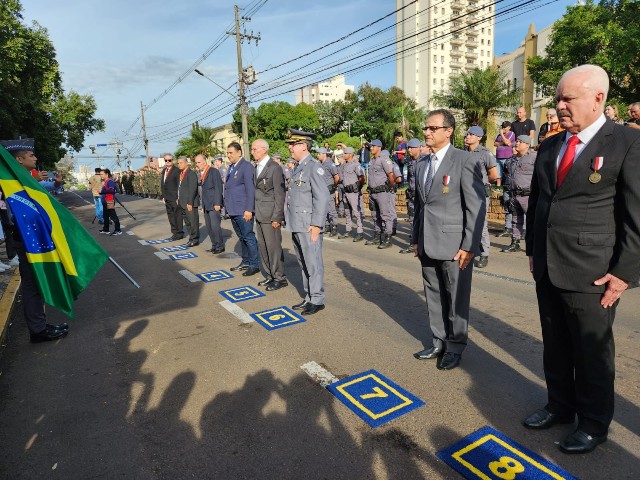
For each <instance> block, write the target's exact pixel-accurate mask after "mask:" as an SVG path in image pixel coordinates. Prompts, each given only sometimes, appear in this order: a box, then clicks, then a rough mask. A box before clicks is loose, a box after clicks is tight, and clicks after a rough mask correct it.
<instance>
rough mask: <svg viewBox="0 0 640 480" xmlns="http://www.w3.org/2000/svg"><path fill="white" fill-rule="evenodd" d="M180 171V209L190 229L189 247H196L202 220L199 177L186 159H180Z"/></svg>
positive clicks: (198, 241)
mask: <svg viewBox="0 0 640 480" xmlns="http://www.w3.org/2000/svg"><path fill="white" fill-rule="evenodd" d="M178 169H179V170H180V178H179V183H178V207H180V208H181V209H182V215H183V216H184V223H185V224H186V226H187V228H188V229H189V242H188V243H187V247H195V246H196V245H198V244H199V243H200V218H199V215H198V206H199V205H200V196H199V195H198V176H197V175H196V172H194V171H193V170H191V169H190V168H189V161H188V160H187V158H186V157H178Z"/></svg>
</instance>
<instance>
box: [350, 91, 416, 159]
mask: <svg viewBox="0 0 640 480" xmlns="http://www.w3.org/2000/svg"><path fill="white" fill-rule="evenodd" d="M425 117H426V112H425V111H424V110H423V109H420V108H418V107H417V104H416V102H415V101H414V100H412V99H411V98H409V97H407V96H406V95H405V93H404V91H402V89H400V88H397V87H391V88H389V89H388V90H386V91H385V90H382V89H381V88H379V87H372V86H371V85H369V84H368V83H365V84H364V85H361V86H360V88H358V91H357V92H348V93H347V96H346V98H345V119H347V120H351V121H352V123H351V135H352V136H354V137H355V136H360V135H364V136H365V137H366V138H367V139H369V140H372V139H374V138H378V139H379V140H381V141H382V142H383V143H384V145H385V146H386V147H387V148H392V147H393V142H394V134H395V132H396V131H398V130H399V131H401V132H402V133H403V135H404V136H405V138H410V137H411V136H416V135H417V134H418V132H420V129H421V128H422V125H423V122H424V119H425Z"/></svg>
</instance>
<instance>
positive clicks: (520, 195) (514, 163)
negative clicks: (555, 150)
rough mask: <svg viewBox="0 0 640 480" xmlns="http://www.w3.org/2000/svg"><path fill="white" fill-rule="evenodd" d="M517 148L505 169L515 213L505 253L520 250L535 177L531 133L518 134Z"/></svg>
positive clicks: (535, 154) (504, 249) (534, 155)
mask: <svg viewBox="0 0 640 480" xmlns="http://www.w3.org/2000/svg"><path fill="white" fill-rule="evenodd" d="M515 150H516V154H515V155H514V156H513V157H511V158H510V159H508V160H507V162H506V163H505V169H506V171H507V175H508V177H509V186H508V188H509V195H510V197H511V198H510V200H509V202H510V205H509V206H510V209H511V213H512V214H513V220H512V224H511V228H512V230H513V236H512V237H511V245H509V246H508V247H506V248H503V249H502V250H501V251H502V252H505V253H512V252H519V251H520V239H521V238H522V230H523V226H524V217H525V215H526V214H527V206H528V205H529V193H530V187H531V178H532V177H533V167H534V165H535V163H536V156H537V152H535V151H534V150H533V149H532V148H531V137H530V136H529V135H520V136H518V138H517V139H516V145H515Z"/></svg>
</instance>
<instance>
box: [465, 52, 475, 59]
mask: <svg viewBox="0 0 640 480" xmlns="http://www.w3.org/2000/svg"><path fill="white" fill-rule="evenodd" d="M464 56H465V57H467V60H468V59H470V58H472V59H473V60H477V59H478V54H477V53H476V52H464Z"/></svg>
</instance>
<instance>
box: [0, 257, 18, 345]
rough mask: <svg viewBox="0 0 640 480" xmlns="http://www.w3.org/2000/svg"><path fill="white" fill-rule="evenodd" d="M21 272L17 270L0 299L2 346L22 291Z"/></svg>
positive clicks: (0, 340)
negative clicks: (14, 307)
mask: <svg viewBox="0 0 640 480" xmlns="http://www.w3.org/2000/svg"><path fill="white" fill-rule="evenodd" d="M20 283H21V280H20V272H19V271H18V269H17V268H16V270H15V272H13V275H11V279H10V280H9V284H8V285H7V288H6V290H5V291H4V293H3V294H2V298H0V345H3V344H4V340H5V336H6V333H7V327H8V326H9V319H10V318H11V312H12V311H13V305H14V304H15V300H16V295H17V294H18V290H20Z"/></svg>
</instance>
